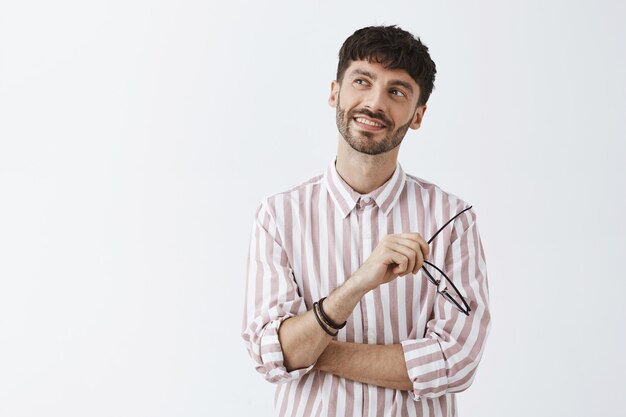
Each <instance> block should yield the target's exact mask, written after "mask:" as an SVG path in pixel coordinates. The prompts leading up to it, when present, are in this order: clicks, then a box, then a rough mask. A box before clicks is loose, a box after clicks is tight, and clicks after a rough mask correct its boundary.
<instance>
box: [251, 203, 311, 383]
mask: <svg viewBox="0 0 626 417" xmlns="http://www.w3.org/2000/svg"><path fill="white" fill-rule="evenodd" d="M304 312H306V306H305V303H304V300H303V299H302V297H301V296H300V295H299V292H298V287H297V285H296V283H295V281H294V279H293V270H292V268H291V266H290V265H289V259H288V257H287V253H286V251H285V249H284V247H283V242H282V240H281V237H280V234H279V232H278V228H277V225H276V221H275V217H274V215H273V214H272V212H271V210H270V206H269V202H268V200H264V201H263V202H262V203H261V204H260V205H259V206H258V208H257V210H256V214H255V219H254V223H253V227H252V233H251V237H250V246H249V253H248V265H247V282H246V295H245V303H244V315H243V325H242V337H243V340H244V342H245V345H246V349H247V350H248V353H249V354H250V357H251V358H252V360H253V361H254V364H255V369H256V370H257V371H258V372H260V373H261V374H263V376H264V377H265V379H266V380H267V381H269V382H273V383H281V382H286V381H289V380H292V379H297V378H299V377H301V376H302V375H304V374H305V373H307V372H309V371H310V370H311V369H312V368H313V365H311V366H309V367H307V368H302V369H295V370H292V371H291V372H289V371H287V369H286V368H285V365H284V359H283V352H282V348H281V345H280V341H279V339H278V329H279V327H280V325H281V323H282V322H283V321H284V320H287V319H289V318H290V317H293V316H296V315H299V314H302V313H304Z"/></svg>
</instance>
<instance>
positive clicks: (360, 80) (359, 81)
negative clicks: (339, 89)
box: [354, 78, 367, 85]
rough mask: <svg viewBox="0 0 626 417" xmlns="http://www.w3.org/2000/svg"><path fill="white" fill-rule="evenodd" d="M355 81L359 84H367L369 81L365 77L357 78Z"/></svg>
mask: <svg viewBox="0 0 626 417" xmlns="http://www.w3.org/2000/svg"><path fill="white" fill-rule="evenodd" d="M354 83H355V84H357V85H367V81H365V80H364V79H363V78H357V79H356V80H354Z"/></svg>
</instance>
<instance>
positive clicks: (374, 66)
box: [344, 60, 419, 88]
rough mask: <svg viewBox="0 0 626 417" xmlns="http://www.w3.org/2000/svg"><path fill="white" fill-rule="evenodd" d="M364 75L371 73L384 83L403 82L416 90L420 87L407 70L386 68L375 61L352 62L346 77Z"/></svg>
mask: <svg viewBox="0 0 626 417" xmlns="http://www.w3.org/2000/svg"><path fill="white" fill-rule="evenodd" d="M363 73H370V74H371V75H373V76H374V77H375V78H376V79H381V80H383V81H384V82H393V81H403V82H406V83H409V84H411V85H412V86H413V87H414V88H418V87H419V86H418V85H417V83H416V82H415V80H414V79H413V77H411V76H410V75H409V73H408V72H406V71H405V70H403V69H398V68H396V69H390V68H385V67H384V66H382V64H379V63H378V62H375V61H372V62H370V61H367V60H358V61H352V62H350V65H349V66H348V68H346V72H345V73H344V76H348V77H353V76H355V75H363Z"/></svg>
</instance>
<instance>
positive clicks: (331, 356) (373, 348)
mask: <svg viewBox="0 0 626 417" xmlns="http://www.w3.org/2000/svg"><path fill="white" fill-rule="evenodd" d="M315 368H316V369H318V370H320V371H323V372H328V373H332V374H334V375H337V376H340V377H342V378H347V379H351V380H353V381H358V382H363V383H366V384H372V385H378V386H380V387H385V388H393V389H399V390H405V391H410V390H412V389H413V384H412V382H411V380H410V379H409V375H408V372H407V367H406V363H405V360H404V353H403V350H402V345H399V344H395V345H368V344H360V343H347V342H337V341H330V343H329V344H328V346H327V347H326V349H325V350H324V352H323V353H322V354H321V355H320V356H319V359H318V361H317V363H316V365H315Z"/></svg>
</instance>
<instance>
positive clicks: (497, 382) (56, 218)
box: [0, 0, 626, 417]
mask: <svg viewBox="0 0 626 417" xmlns="http://www.w3.org/2000/svg"><path fill="white" fill-rule="evenodd" d="M295 3H300V2H287V1H276V2H255V1H249V2H247V3H242V2H236V1H235V2H221V3H220V4H215V3H213V2H208V3H207V2H205V1H176V2H174V1H171V2H165V1H139V0H131V1H128V0H127V1H109V2H81V1H69V0H61V1H58V2H45V1H24V2H8V1H7V2H2V3H1V6H0V415H2V416H7V417H21V416H47V417H49V416H63V417H70V416H85V415H88V416H94V417H95V416H112V415H115V416H133V417H136V416H217V415H224V416H229V415H232V416H236V415H256V416H271V415H273V412H272V398H273V386H271V385H270V384H268V383H266V382H265V381H263V380H262V378H261V377H260V375H258V374H257V373H256V372H255V371H254V370H253V367H252V361H251V360H250V359H249V358H248V356H247V353H246V352H245V350H244V347H243V343H242V341H241V339H240V337H239V333H240V326H241V317H242V303H243V294H244V289H243V286H244V280H245V257H246V249H247V244H248V237H249V233H250V227H251V222H252V215H253V211H254V208H255V206H256V203H257V202H258V201H259V200H260V199H261V198H262V197H264V196H265V195H268V194H270V193H275V192H278V191H282V190H284V189H286V188H287V187H289V186H291V185H294V184H297V183H299V182H301V181H303V180H305V179H307V178H309V177H311V176H313V175H316V174H318V173H320V172H321V171H322V170H323V169H324V168H325V167H326V166H327V164H328V163H329V162H330V161H331V160H332V158H333V157H334V151H335V146H336V140H337V136H336V128H335V125H334V110H333V109H331V108H330V107H328V106H327V104H326V98H327V95H328V92H329V87H330V81H331V80H332V79H333V76H334V73H335V68H336V55H337V52H338V50H339V47H340V45H341V43H342V42H343V40H344V39H345V38H346V37H347V36H348V35H350V34H351V33H352V32H353V31H354V30H355V29H357V28H359V27H362V26H366V25H370V24H399V25H400V26H401V27H403V28H405V29H407V30H409V31H411V32H413V33H415V34H417V35H419V36H420V37H421V38H422V40H423V41H424V42H425V43H426V44H427V45H428V46H429V47H430V49H431V53H432V56H433V58H434V60H435V62H436V63H437V66H438V75H437V80H436V89H435V91H434V93H433V95H432V97H431V100H430V101H429V108H428V111H427V113H426V116H425V119H424V123H423V125H422V128H421V129H420V130H419V131H417V132H411V133H409V135H408V136H407V138H406V139H405V142H404V144H403V145H402V146H403V148H402V150H401V153H400V155H401V156H400V160H401V163H402V164H403V167H404V168H405V170H406V171H408V172H409V173H412V174H414V175H417V176H419V177H422V178H425V179H428V180H430V181H432V182H435V183H436V184H438V185H440V186H442V187H443V188H444V189H445V190H447V191H450V192H452V193H454V194H456V195H458V196H460V197H462V198H464V199H465V200H466V201H468V202H469V203H471V204H473V205H474V207H475V209H476V211H477V213H478V216H479V220H478V221H479V227H480V230H481V235H482V238H483V243H484V248H485V252H486V256H487V263H488V272H489V279H490V290H491V300H492V309H493V327H492V333H491V337H490V339H489V341H488V345H487V349H486V351H485V354H484V358H483V362H482V364H481V366H480V369H479V371H478V375H477V378H476V381H475V383H474V385H473V386H472V387H471V388H470V389H469V390H468V391H466V392H464V393H462V394H460V395H459V397H458V400H459V408H460V411H461V414H462V415H464V416H503V415H506V416H528V415H546V416H547V415H567V416H588V415H608V416H617V415H624V413H626V406H625V405H624V403H623V401H621V398H620V397H621V394H622V389H621V388H622V387H623V385H624V383H623V375H624V373H625V372H626V361H625V359H624V354H623V352H624V351H626V336H625V329H626V326H625V325H624V317H625V316H626V314H625V313H626V311H625V307H624V305H625V296H626V285H625V284H624V270H625V268H624V265H623V261H624V258H623V256H624V249H626V245H625V240H626V239H625V238H624V236H625V234H626V226H624V224H625V214H626V193H625V191H624V190H625V189H626V172H625V171H626V169H625V168H624V165H623V163H624V159H625V157H626V145H625V140H626V128H625V127H624V115H625V114H626V113H625V111H626V80H625V77H624V73H626V56H625V52H624V51H625V48H624V39H626V29H625V28H624V25H623V22H624V21H625V18H626V7H625V6H624V3H623V2H618V1H613V2H611V1H589V2H581V1H526V2H498V1H473V2H461V1H458V2H445V4H443V3H444V2H436V4H433V3H435V2H424V1H422V2H415V1H412V2H410V1H390V2H385V3H382V2H379V1H376V2H374V1H360V2H355V1H346V2H330V1H321V2H317V3H316V4H315V5H313V4H312V3H309V4H311V5H309V6H302V5H300V4H298V5H296V4H295ZM504 3H508V4H504ZM216 411H219V412H216Z"/></svg>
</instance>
